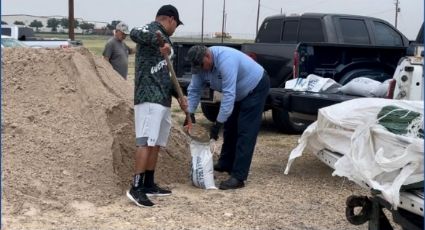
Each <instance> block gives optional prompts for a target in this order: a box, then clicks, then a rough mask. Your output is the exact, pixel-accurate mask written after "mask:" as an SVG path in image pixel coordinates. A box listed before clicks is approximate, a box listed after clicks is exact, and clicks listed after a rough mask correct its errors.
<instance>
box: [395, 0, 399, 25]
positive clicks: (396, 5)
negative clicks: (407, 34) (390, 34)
mask: <svg viewBox="0 0 425 230" xmlns="http://www.w3.org/2000/svg"><path fill="white" fill-rule="evenodd" d="M398 4H399V0H396V1H395V23H394V26H395V28H397V18H398V13H400V7H398Z"/></svg>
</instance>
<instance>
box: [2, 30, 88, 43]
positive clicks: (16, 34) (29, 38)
mask: <svg viewBox="0 0 425 230" xmlns="http://www.w3.org/2000/svg"><path fill="white" fill-rule="evenodd" d="M1 34H2V35H6V36H10V37H12V38H14V39H17V40H19V41H21V42H22V43H24V44H26V45H27V46H29V47H34V48H68V47H71V46H76V45H82V43H81V42H80V41H71V40H70V39H55V38H52V39H45V38H39V37H35V35H34V30H33V29H32V28H30V27H25V26H8V25H2V28H1Z"/></svg>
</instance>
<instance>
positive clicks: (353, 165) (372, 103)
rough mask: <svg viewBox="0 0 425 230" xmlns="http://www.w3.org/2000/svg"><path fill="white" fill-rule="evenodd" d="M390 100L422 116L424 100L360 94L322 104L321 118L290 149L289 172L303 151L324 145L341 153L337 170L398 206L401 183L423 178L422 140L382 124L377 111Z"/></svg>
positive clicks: (389, 103) (323, 146)
mask: <svg viewBox="0 0 425 230" xmlns="http://www.w3.org/2000/svg"><path fill="white" fill-rule="evenodd" d="M388 105H394V106H397V107H401V108H404V109H407V110H411V111H415V112H418V113H420V114H421V115H422V117H423V109H424V107H423V101H398V100H390V99H381V98H360V99H354V100H349V101H346V102H343V103H339V104H335V105H332V106H329V107H325V108H322V109H320V110H319V114H318V120H317V121H316V122H314V123H313V124H312V125H310V126H309V127H308V128H307V129H306V131H305V132H304V133H303V135H302V136H301V138H300V140H299V145H298V146H297V147H296V148H295V149H293V150H292V152H291V154H290V156H289V160H288V163H287V166H286V169H285V174H287V173H289V170H290V167H291V164H292V163H293V161H294V160H295V158H297V157H300V156H301V155H302V152H303V151H304V150H308V151H311V152H313V153H314V154H317V153H318V152H319V151H320V150H322V149H328V150H330V151H334V152H338V153H341V154H343V157H341V158H340V159H339V160H338V161H337V162H336V164H335V171H334V172H333V175H338V176H345V177H347V178H349V179H350V180H352V181H354V182H356V183H358V184H359V185H361V184H362V181H363V182H365V183H367V184H368V185H369V186H370V187H372V188H374V189H377V190H380V191H381V192H382V194H383V196H384V198H385V199H386V200H387V201H389V202H390V203H392V204H393V206H394V208H397V205H398V203H399V190H400V187H401V186H402V185H407V184H411V183H416V182H419V181H423V179H424V172H423V167H424V164H423V154H424V150H423V146H424V140H423V139H420V138H414V137H408V136H401V135H396V134H393V133H391V132H389V131H387V130H386V129H385V128H384V127H383V126H381V125H379V124H378V123H377V122H378V121H377V114H378V113H379V111H380V110H381V109H382V108H383V107H384V106H388Z"/></svg>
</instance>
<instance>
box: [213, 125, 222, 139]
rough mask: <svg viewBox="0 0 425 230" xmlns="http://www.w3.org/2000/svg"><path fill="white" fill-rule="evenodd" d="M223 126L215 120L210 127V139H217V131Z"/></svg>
mask: <svg viewBox="0 0 425 230" xmlns="http://www.w3.org/2000/svg"><path fill="white" fill-rule="evenodd" d="M221 126H223V123H221V122H218V121H216V122H215V123H214V125H213V126H211V129H210V139H214V140H217V139H218V133H219V132H220V128H221Z"/></svg>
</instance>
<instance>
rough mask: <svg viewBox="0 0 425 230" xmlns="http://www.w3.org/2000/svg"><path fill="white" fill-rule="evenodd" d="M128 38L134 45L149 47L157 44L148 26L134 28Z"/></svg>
mask: <svg viewBox="0 0 425 230" xmlns="http://www.w3.org/2000/svg"><path fill="white" fill-rule="evenodd" d="M130 38H131V40H133V41H134V42H135V43H138V44H144V45H149V44H152V43H154V44H155V43H156V44H158V41H157V40H156V35H155V34H154V32H151V31H150V30H149V25H145V26H142V27H135V28H133V29H132V30H131V31H130Z"/></svg>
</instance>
